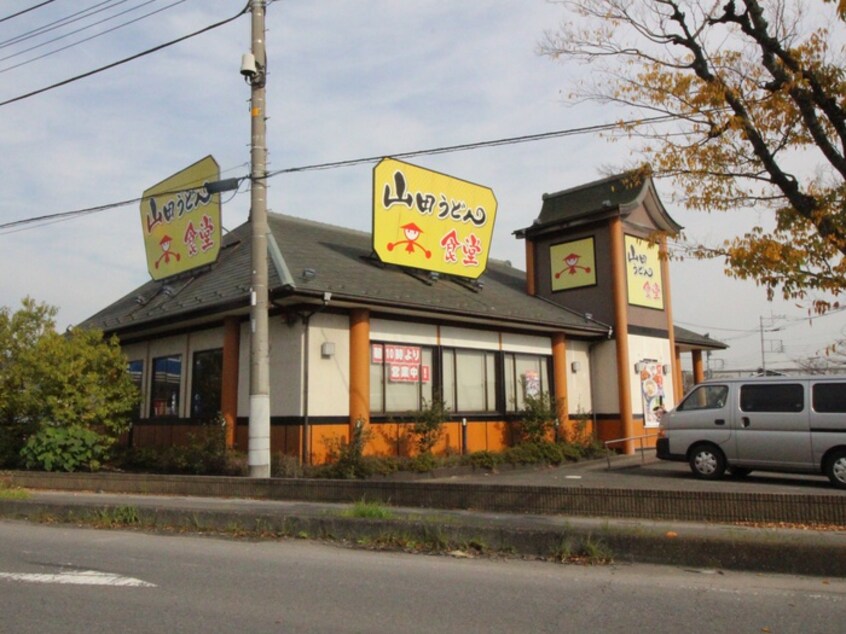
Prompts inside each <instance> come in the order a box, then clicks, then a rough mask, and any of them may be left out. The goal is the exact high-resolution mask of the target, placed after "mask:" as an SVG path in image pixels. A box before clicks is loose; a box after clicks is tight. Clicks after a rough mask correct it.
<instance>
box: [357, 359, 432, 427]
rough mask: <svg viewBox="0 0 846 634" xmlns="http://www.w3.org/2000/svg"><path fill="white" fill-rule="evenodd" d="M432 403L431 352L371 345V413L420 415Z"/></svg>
mask: <svg viewBox="0 0 846 634" xmlns="http://www.w3.org/2000/svg"><path fill="white" fill-rule="evenodd" d="M431 401H432V348H429V347H424V346H411V345H402V344H393V343H372V344H370V410H371V411H372V412H374V413H391V412H397V413H398V412H409V411H419V410H420V409H422V408H423V406H424V402H426V403H431Z"/></svg>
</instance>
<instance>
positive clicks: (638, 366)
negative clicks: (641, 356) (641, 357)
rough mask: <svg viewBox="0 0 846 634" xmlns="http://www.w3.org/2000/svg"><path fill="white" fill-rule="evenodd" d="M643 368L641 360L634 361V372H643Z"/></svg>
mask: <svg viewBox="0 0 846 634" xmlns="http://www.w3.org/2000/svg"><path fill="white" fill-rule="evenodd" d="M645 369H646V364H645V363H644V362H643V361H638V362H637V363H635V372H637V373H638V374H640V373H641V372H643V371H644V370H645Z"/></svg>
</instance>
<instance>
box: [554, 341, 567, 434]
mask: <svg viewBox="0 0 846 634" xmlns="http://www.w3.org/2000/svg"><path fill="white" fill-rule="evenodd" d="M552 383H553V385H554V386H555V395H554V396H555V415H556V416H557V417H558V423H559V424H560V425H561V426H562V427H563V426H565V425H566V424H567V421H568V420H569V418H570V409H569V403H568V402H567V338H566V337H565V336H564V333H556V334H555V335H553V336H552Z"/></svg>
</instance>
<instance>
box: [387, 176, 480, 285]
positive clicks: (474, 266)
mask: <svg viewBox="0 0 846 634" xmlns="http://www.w3.org/2000/svg"><path fill="white" fill-rule="evenodd" d="M495 218H496V198H495V197H494V193H493V191H492V190H491V189H490V188H488V187H483V186H481V185H475V184H473V183H469V182H467V181H463V180H460V179H457V178H453V177H452V176H446V175H444V174H440V173H438V172H433V171H431V170H427V169H423V168H422V167H416V166H414V165H409V164H408V163H402V162H400V161H397V160H394V159H382V161H380V162H379V164H378V165H377V166H376V167H375V168H374V170H373V250H374V251H375V252H376V254H377V255H378V256H379V258H380V259H381V260H382V261H383V262H386V263H389V264H397V265H400V266H410V267H414V268H418V269H424V270H427V271H437V272H439V273H448V274H450V275H457V276H460V277H469V278H472V279H475V278H477V277H479V276H480V275H481V274H482V273H484V271H485V267H486V266H487V262H488V252H489V250H490V246H491V238H492V237H493V228H494V220H495Z"/></svg>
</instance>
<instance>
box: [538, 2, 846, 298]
mask: <svg viewBox="0 0 846 634" xmlns="http://www.w3.org/2000/svg"><path fill="white" fill-rule="evenodd" d="M561 4H563V5H566V6H567V7H568V8H569V9H570V10H571V11H572V12H573V13H574V14H575V16H574V18H573V19H571V20H568V21H566V22H564V23H563V24H562V25H561V27H560V28H558V29H557V30H555V31H551V32H548V33H547V34H546V38H545V40H544V42H543V43H542V44H541V51H542V52H543V53H544V54H547V55H550V56H552V57H555V58H562V59H565V60H577V61H582V62H586V63H589V64H591V66H592V70H593V72H592V73H591V74H590V79H589V80H587V82H588V83H585V84H582V85H580V86H579V87H578V88H577V89H576V91H575V92H574V95H575V96H577V97H579V98H582V99H588V100H597V101H601V102H611V103H616V104H622V105H624V106H632V107H635V108H637V109H639V110H641V111H646V112H648V113H649V114H650V115H651V116H650V117H648V118H649V119H651V121H649V122H648V123H646V122H645V121H644V122H639V123H634V124H621V132H622V133H623V136H627V137H636V138H638V139H640V140H641V141H642V146H641V147H640V150H641V151H642V155H643V158H645V159H646V162H647V163H648V164H649V165H650V169H651V170H652V172H653V175H654V176H656V177H669V178H672V179H673V182H674V183H675V185H676V187H677V192H678V194H679V196H680V199H681V200H682V202H684V204H685V205H686V206H688V207H689V208H691V209H696V210H703V211H725V212H734V211H736V210H739V209H741V208H744V207H748V208H754V209H756V210H758V211H763V210H767V211H769V212H771V214H772V220H771V222H765V223H761V226H756V227H754V228H752V229H751V230H749V231H747V232H746V233H744V234H743V235H738V236H734V237H730V238H728V239H726V240H725V241H724V242H723V244H722V245H716V246H715V245H697V246H695V247H694V248H692V249H691V253H692V255H693V256H695V257H699V258H714V257H716V258H720V257H722V258H724V259H725V262H726V270H727V273H728V274H729V275H732V276H734V277H738V278H742V279H752V280H754V281H756V282H757V283H758V284H760V285H763V286H764V287H765V288H766V290H767V293H768V296H769V297H770V298H772V297H773V296H774V294H775V293H776V292H777V291H778V292H780V293H781V294H782V295H783V296H784V297H785V298H807V297H808V293H810V292H824V293H830V294H832V295H834V296H835V297H837V296H839V295H840V294H842V293H843V292H844V291H846V100H845V99H846V74H845V73H844V65H843V51H842V49H841V48H840V45H841V44H842V41H843V40H842V39H838V38H842V37H843V33H844V31H846V28H844V24H843V22H842V18H843V17H844V16H846V0H825V1H824V2H819V3H810V2H809V1H808V0H768V1H767V0H762V1H759V0H717V1H714V0H564V1H563V2H561ZM811 4H812V5H813V6H812V7H811V8H812V9H813V10H810V9H809V5H811ZM838 18H840V19H838ZM815 21H816V23H814V22H815ZM656 115H657V117H656ZM661 117H664V118H663V119H662V118H661ZM644 119H647V117H644ZM835 304H836V302H835ZM831 305H832V304H831V302H828V301H825V300H815V308H816V309H817V310H818V311H824V310H826V309H828V308H830V307H831Z"/></svg>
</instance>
